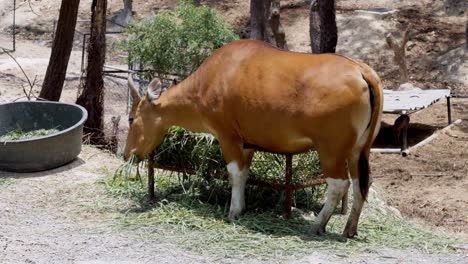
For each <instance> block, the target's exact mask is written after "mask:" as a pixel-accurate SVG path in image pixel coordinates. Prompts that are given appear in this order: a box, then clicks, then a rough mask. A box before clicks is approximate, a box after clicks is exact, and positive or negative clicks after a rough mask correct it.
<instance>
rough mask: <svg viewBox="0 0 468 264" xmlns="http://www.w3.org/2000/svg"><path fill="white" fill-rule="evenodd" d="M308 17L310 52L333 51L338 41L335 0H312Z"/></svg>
mask: <svg viewBox="0 0 468 264" xmlns="http://www.w3.org/2000/svg"><path fill="white" fill-rule="evenodd" d="M309 19H310V20H309V25H310V30H309V34H310V47H311V48H312V53H335V49H336V43H337V41H338V33H337V27H336V21H335V0H312V2H311V3H310V15H309Z"/></svg>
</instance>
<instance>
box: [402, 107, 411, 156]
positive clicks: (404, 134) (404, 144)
mask: <svg viewBox="0 0 468 264" xmlns="http://www.w3.org/2000/svg"><path fill="white" fill-rule="evenodd" d="M402 116H406V117H407V118H408V115H407V114H403V115H402ZM408 127H409V123H407V124H404V125H403V127H402V129H401V137H402V138H401V151H402V153H403V151H404V150H406V149H407V148H408Z"/></svg>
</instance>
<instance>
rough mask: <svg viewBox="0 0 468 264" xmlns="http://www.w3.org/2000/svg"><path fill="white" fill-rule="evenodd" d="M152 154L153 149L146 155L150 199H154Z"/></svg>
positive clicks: (153, 153) (153, 152)
mask: <svg viewBox="0 0 468 264" xmlns="http://www.w3.org/2000/svg"><path fill="white" fill-rule="evenodd" d="M154 155H155V151H154V150H153V151H151V152H150V154H149V155H148V196H149V199H150V200H151V201H153V200H155V199H156V195H155V194H154Z"/></svg>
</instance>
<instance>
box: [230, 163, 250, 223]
mask: <svg viewBox="0 0 468 264" xmlns="http://www.w3.org/2000/svg"><path fill="white" fill-rule="evenodd" d="M227 170H228V172H229V182H230V183H231V186H232V194H231V207H230V209H229V219H231V220H233V219H234V218H235V217H236V216H238V215H239V214H240V213H241V212H242V211H243V210H244V209H245V184H246V182H247V176H248V169H247V168H244V169H241V168H240V167H239V165H238V162H237V161H231V162H230V163H229V164H228V165H227Z"/></svg>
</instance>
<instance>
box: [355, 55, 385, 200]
mask: <svg viewBox="0 0 468 264" xmlns="http://www.w3.org/2000/svg"><path fill="white" fill-rule="evenodd" d="M359 65H360V67H361V73H362V77H363V79H364V80H365V81H366V83H367V86H368V88H369V101H370V105H371V119H370V122H369V125H368V127H367V129H366V131H365V132H364V134H363V135H364V136H365V137H366V138H365V143H364V146H363V147H362V149H361V152H360V153H359V160H358V170H359V189H360V191H361V195H362V197H363V199H364V200H366V199H367V194H368V192H369V181H370V177H369V173H370V170H369V154H370V149H371V147H372V144H373V143H374V140H375V138H376V137H377V134H378V133H379V129H380V120H381V117H382V112H383V89H382V85H381V82H380V79H379V77H378V76H377V73H375V71H374V70H372V69H371V68H370V67H369V66H367V65H366V64H363V63H359Z"/></svg>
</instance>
